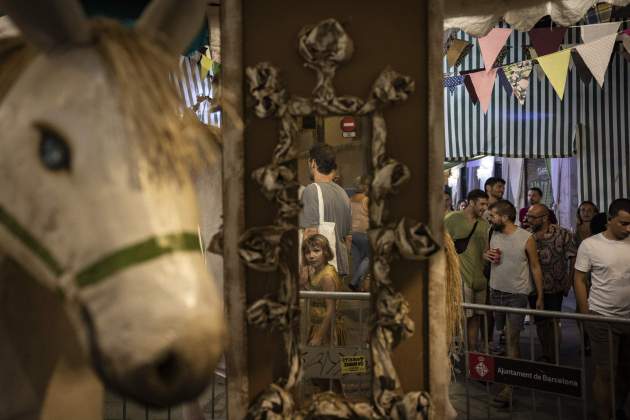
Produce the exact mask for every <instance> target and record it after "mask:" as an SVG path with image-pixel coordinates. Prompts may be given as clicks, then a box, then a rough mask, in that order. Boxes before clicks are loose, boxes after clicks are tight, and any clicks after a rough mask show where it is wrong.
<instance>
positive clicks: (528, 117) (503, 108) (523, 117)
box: [443, 30, 579, 160]
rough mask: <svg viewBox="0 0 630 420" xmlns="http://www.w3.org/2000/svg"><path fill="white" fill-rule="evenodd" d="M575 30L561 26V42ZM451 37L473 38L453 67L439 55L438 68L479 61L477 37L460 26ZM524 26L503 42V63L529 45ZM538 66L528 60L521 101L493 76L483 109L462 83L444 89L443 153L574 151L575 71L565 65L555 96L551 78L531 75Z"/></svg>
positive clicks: (454, 156) (468, 66) (469, 66)
mask: <svg viewBox="0 0 630 420" xmlns="http://www.w3.org/2000/svg"><path fill="white" fill-rule="evenodd" d="M577 35H578V34H577V31H576V30H569V31H567V35H566V36H565V41H564V43H575V42H579V38H578V37H577ZM457 37H458V38H460V39H465V40H466V41H469V42H472V43H473V48H472V50H471V52H470V53H469V54H468V56H467V57H466V58H465V59H464V61H463V63H462V65H461V66H460V67H459V68H456V69H453V68H449V67H448V65H447V63H446V60H444V64H443V66H444V67H443V69H444V73H445V74H448V73H449V72H452V71H454V70H455V71H458V72H459V71H462V70H474V69H478V68H480V67H483V60H482V58H481V51H480V49H479V47H478V44H477V38H476V37H473V36H470V35H468V34H466V33H464V32H462V31H460V32H458V34H457ZM529 44H530V43H529V36H528V35H527V33H525V32H518V31H514V32H512V35H510V38H509V40H508V42H507V45H508V46H509V47H510V50H509V53H508V55H507V57H506V60H505V61H504V63H505V64H508V63H515V62H518V61H523V60H525V59H526V58H527V57H526V56H525V53H524V49H523V47H524V46H526V45H529ZM538 71H541V70H540V69H539V68H538V66H534V71H533V72H532V75H531V77H530V86H529V90H528V93H527V98H526V100H525V105H522V106H521V105H520V104H519V103H518V101H517V100H516V98H515V97H514V95H512V94H511V93H507V92H506V91H505V90H504V89H503V88H502V87H501V84H500V83H499V80H498V77H497V80H496V81H495V86H494V91H493V95H492V101H491V104H490V108H489V109H488V113H487V114H484V113H483V112H482V111H481V107H480V105H479V104H477V105H474V104H473V103H472V101H471V100H470V96H469V95H468V91H467V90H466V88H465V87H464V86H460V87H458V88H457V89H456V90H455V93H454V94H450V93H449V92H448V89H445V90H444V127H445V135H446V139H445V143H446V159H447V160H461V159H469V158H472V157H474V156H477V155H481V154H487V155H495V156H503V157H525V158H549V157H568V156H572V155H573V154H574V149H575V147H574V137H575V134H576V128H577V122H578V115H579V114H578V112H579V109H578V107H577V104H576V100H575V97H574V96H575V91H573V92H570V91H571V90H572V89H571V86H573V87H576V86H577V84H578V76H577V72H575V71H571V72H570V73H569V76H568V79H567V90H566V92H567V95H566V96H565V100H564V101H561V100H560V99H559V98H558V97H557V95H556V94H555V92H554V90H553V87H552V86H551V83H549V80H548V79H547V78H546V77H545V78H543V80H542V81H540V80H539V79H538V77H536V74H535V73H536V72H538Z"/></svg>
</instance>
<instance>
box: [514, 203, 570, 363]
mask: <svg viewBox="0 0 630 420" xmlns="http://www.w3.org/2000/svg"><path fill="white" fill-rule="evenodd" d="M526 217H527V222H528V224H529V230H530V232H532V234H533V235H534V239H535V240H536V248H537V249H538V258H539V260H540V267H541V268H542V273H543V307H544V309H545V310H547V311H561V310H562V300H563V298H564V296H566V295H567V293H569V290H570V289H571V285H572V284H573V268H572V267H573V261H574V259H575V255H576V254H577V250H576V246H575V242H574V240H573V235H572V234H571V232H569V231H568V230H567V229H565V228H563V227H560V226H558V225H556V224H552V223H551V221H550V212H549V209H548V208H547V207H546V206H545V205H544V204H534V205H533V206H531V207H530V208H529V209H527V216H526ZM536 297H537V296H536V294H532V295H530V298H529V299H530V306H531V307H532V308H535V302H536ZM534 322H535V323H536V332H537V334H538V340H540V344H541V346H542V349H543V360H544V361H547V362H550V363H554V362H555V356H556V354H555V348H556V346H555V339H554V325H553V323H554V321H553V320H551V319H549V318H542V317H534ZM558 338H560V337H558ZM559 344H560V343H558V346H559Z"/></svg>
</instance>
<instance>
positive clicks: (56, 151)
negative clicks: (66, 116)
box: [39, 128, 72, 171]
mask: <svg viewBox="0 0 630 420" xmlns="http://www.w3.org/2000/svg"><path fill="white" fill-rule="evenodd" d="M40 133H41V134H40V139H39V158H40V160H41V161H42V163H43V164H44V166H45V167H46V168H48V169H50V170H51V171H62V170H70V165H71V162H72V156H71V153H70V147H69V146H68V143H66V141H65V140H64V139H63V138H62V137H61V136H60V135H59V134H57V133H55V132H54V131H52V130H50V129H47V128H40Z"/></svg>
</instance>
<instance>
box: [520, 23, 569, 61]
mask: <svg viewBox="0 0 630 420" xmlns="http://www.w3.org/2000/svg"><path fill="white" fill-rule="evenodd" d="M566 31H567V28H562V27H555V28H534V29H531V30H530V31H529V32H528V33H529V39H530V40H531V42H532V45H534V48H535V49H536V53H537V54H538V55H547V54H552V53H555V52H556V51H558V47H560V44H561V43H562V40H563V39H564V34H565V33H566Z"/></svg>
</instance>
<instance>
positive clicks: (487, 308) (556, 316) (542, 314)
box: [463, 303, 630, 420]
mask: <svg viewBox="0 0 630 420" xmlns="http://www.w3.org/2000/svg"><path fill="white" fill-rule="evenodd" d="M463 307H464V310H473V311H475V313H474V315H477V316H482V317H483V324H482V326H480V334H481V336H482V337H483V341H484V350H485V354H486V355H488V356H490V357H492V354H491V351H490V345H489V337H488V333H489V334H491V335H490V337H492V334H494V331H488V313H489V312H493V313H496V312H502V313H506V314H520V315H529V316H530V319H531V317H533V316H535V317H539V318H547V319H550V320H552V321H553V332H554V353H555V361H554V363H553V365H555V366H558V367H574V366H570V365H562V364H561V363H560V333H559V322H558V321H560V320H567V321H575V323H576V324H577V327H578V332H579V340H578V341H579V343H580V344H579V346H580V352H579V369H580V371H581V397H580V398H578V399H577V400H579V401H581V404H582V410H581V411H582V413H581V414H582V417H583V418H584V419H587V418H589V417H588V403H587V402H588V400H589V398H588V396H589V389H588V387H587V380H586V376H587V362H586V351H585V340H584V323H585V322H597V323H598V324H605V325H606V328H607V330H608V338H609V343H608V355H609V363H608V366H609V373H610V394H611V400H612V401H611V408H612V410H611V416H612V417H611V418H613V419H615V409H616V401H615V380H614V378H615V372H614V370H613V354H614V352H613V348H612V344H613V340H612V337H613V332H612V326H613V325H628V326H630V319H625V318H616V317H605V316H599V315H587V314H581V313H571V312H558V311H546V310H537V309H522V308H511V307H505V306H492V305H480V304H472V303H464V304H463ZM478 312H482V314H479V313H478ZM464 322H466V320H464ZM506 324H507V322H506ZM535 325H536V324H535V322H534V320H533V319H531V320H530V322H529V325H528V326H527V328H528V332H529V334H528V335H529V361H530V362H535V340H534V335H535V334H534V330H535V329H536V328H535ZM463 331H464V340H463V347H464V352H465V355H464V356H465V357H464V359H465V369H466V371H465V372H464V376H465V387H466V418H471V406H470V398H471V397H470V381H471V380H470V379H469V374H470V366H469V358H468V354H469V350H470V349H469V348H468V336H467V334H468V331H467V328H466V325H464V328H463ZM518 346H519V347H520V342H519V343H518ZM503 359H510V358H509V357H503ZM514 360H527V359H523V358H522V357H521V358H519V359H514ZM490 382H491V381H485V388H486V393H487V410H486V417H487V418H488V419H490V418H491V417H492V404H491V398H492V396H491V392H490ZM530 392H531V400H532V410H531V417H532V418H535V416H536V406H537V404H536V395H537V393H545V391H540V390H536V389H530ZM565 397H566V396H565ZM566 398H571V397H566ZM556 406H557V415H558V418H559V419H560V420H562V418H563V409H562V399H561V397H560V396H557V397H556ZM509 413H510V418H511V417H512V413H513V405H512V400H511V399H510V402H509ZM572 417H573V415H572Z"/></svg>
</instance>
